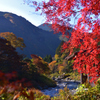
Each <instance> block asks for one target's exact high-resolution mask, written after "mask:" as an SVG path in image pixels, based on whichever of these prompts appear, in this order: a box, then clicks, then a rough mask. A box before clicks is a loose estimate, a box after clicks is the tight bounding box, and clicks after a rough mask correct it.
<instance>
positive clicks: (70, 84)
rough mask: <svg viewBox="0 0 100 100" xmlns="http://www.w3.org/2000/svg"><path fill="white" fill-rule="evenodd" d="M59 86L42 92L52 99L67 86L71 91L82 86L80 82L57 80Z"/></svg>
mask: <svg viewBox="0 0 100 100" xmlns="http://www.w3.org/2000/svg"><path fill="white" fill-rule="evenodd" d="M56 82H57V86H56V87H53V88H52V87H50V88H48V89H44V90H42V92H43V93H44V94H45V95H49V96H50V97H53V96H56V95H57V94H58V93H59V89H64V87H66V86H67V88H69V90H72V89H76V88H77V87H78V85H79V84H80V82H79V81H75V80H63V79H62V80H57V81H56Z"/></svg>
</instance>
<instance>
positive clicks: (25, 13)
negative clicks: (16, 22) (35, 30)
mask: <svg viewBox="0 0 100 100" xmlns="http://www.w3.org/2000/svg"><path fill="white" fill-rule="evenodd" d="M24 1H27V0H0V11H5V12H12V13H14V14H17V15H19V16H22V17H24V18H25V19H27V20H28V21H30V22H31V23H32V24H34V25H35V26H38V25H40V24H42V23H44V22H45V17H43V16H40V14H39V12H35V9H34V7H30V6H29V5H27V4H26V3H25V4H24ZM30 1H31V0H30ZM34 1H37V2H41V1H44V0H34ZM45 1H48V0H45Z"/></svg>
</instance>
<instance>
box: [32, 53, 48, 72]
mask: <svg viewBox="0 0 100 100" xmlns="http://www.w3.org/2000/svg"><path fill="white" fill-rule="evenodd" d="M31 57H32V60H33V65H35V67H36V68H37V72H39V73H46V74H48V73H49V72H50V71H49V67H48V63H47V62H45V61H44V60H43V59H42V58H41V57H39V56H37V55H34V54H31Z"/></svg>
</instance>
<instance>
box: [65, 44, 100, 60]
mask: <svg viewBox="0 0 100 100" xmlns="http://www.w3.org/2000/svg"><path fill="white" fill-rule="evenodd" d="M98 48H100V45H98ZM86 51H87V50H83V52H81V54H82V53H84V52H86ZM78 53H79V51H77V52H75V53H73V54H72V55H70V56H67V57H66V58H65V60H71V59H73V58H74V57H75V56H76V55H77V54H78Z"/></svg>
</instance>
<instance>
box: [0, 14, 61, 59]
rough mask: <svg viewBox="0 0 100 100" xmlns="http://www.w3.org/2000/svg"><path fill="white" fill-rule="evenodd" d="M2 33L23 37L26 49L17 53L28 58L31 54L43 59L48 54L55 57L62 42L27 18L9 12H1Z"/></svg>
mask: <svg viewBox="0 0 100 100" xmlns="http://www.w3.org/2000/svg"><path fill="white" fill-rule="evenodd" d="M33 20H34V19H33ZM1 32H13V33H14V34H15V35H16V36H17V37H22V38H23V39H24V43H25V44H26V47H25V48H24V50H23V51H22V50H20V49H17V51H18V52H19V53H20V54H25V55H27V57H30V55H31V54H36V55H38V56H41V57H45V56H46V55H47V54H51V55H52V56H53V55H54V54H55V50H56V48H57V47H58V45H59V44H60V42H61V41H60V40H59V38H58V36H57V35H55V34H53V32H48V31H45V30H42V29H40V28H38V27H36V26H34V25H32V24H31V23H30V22H29V21H27V20H26V19H25V18H23V17H21V16H17V15H15V14H12V13H8V12H0V33H1Z"/></svg>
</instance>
